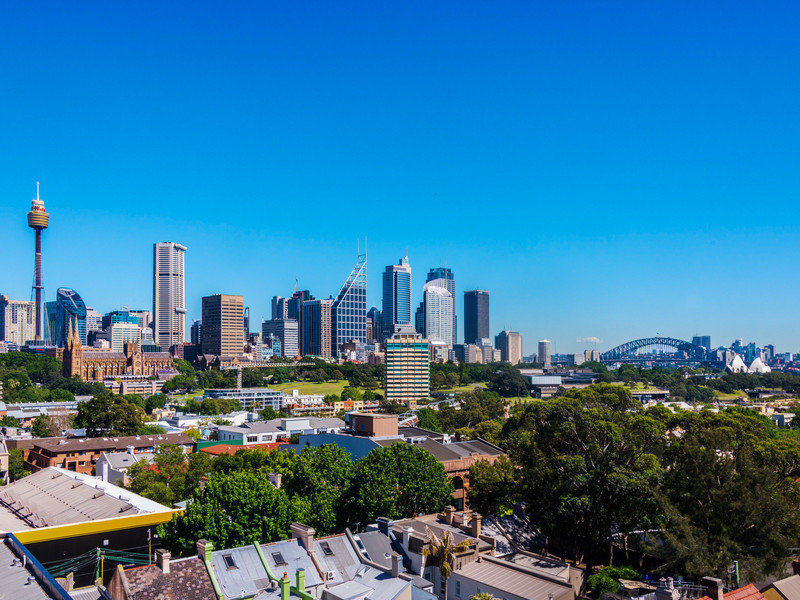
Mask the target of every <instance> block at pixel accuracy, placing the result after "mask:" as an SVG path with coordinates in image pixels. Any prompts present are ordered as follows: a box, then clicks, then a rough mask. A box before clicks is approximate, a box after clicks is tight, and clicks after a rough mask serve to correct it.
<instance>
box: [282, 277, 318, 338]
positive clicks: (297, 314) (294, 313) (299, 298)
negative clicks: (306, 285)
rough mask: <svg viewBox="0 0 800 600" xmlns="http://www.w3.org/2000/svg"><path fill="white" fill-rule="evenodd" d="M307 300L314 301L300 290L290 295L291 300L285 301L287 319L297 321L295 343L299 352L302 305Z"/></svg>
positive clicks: (309, 293)
mask: <svg viewBox="0 0 800 600" xmlns="http://www.w3.org/2000/svg"><path fill="white" fill-rule="evenodd" d="M307 300H314V296H312V295H311V292H309V291H308V290H300V291H298V292H295V293H294V294H292V297H291V298H287V299H286V314H287V315H289V316H288V318H289V319H294V320H295V321H297V336H298V337H297V343H298V347H297V349H298V351H299V350H301V349H302V348H301V346H302V343H303V303H304V302H306V301H307Z"/></svg>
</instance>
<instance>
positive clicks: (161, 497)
mask: <svg viewBox="0 0 800 600" xmlns="http://www.w3.org/2000/svg"><path fill="white" fill-rule="evenodd" d="M212 461H213V459H212V457H211V456H209V455H208V454H206V453H205V452H196V453H194V454H191V455H188V456H187V455H186V454H185V453H184V452H183V450H181V448H180V447H179V446H176V445H174V444H162V445H160V446H157V447H156V450H155V453H154V456H153V463H152V464H148V463H147V461H144V460H140V461H139V462H137V463H136V464H134V465H132V466H131V467H130V468H129V469H128V473H127V475H128V489H130V490H132V491H133V492H135V493H137V494H139V495H141V496H144V497H145V498H150V499H151V500H154V501H156V502H160V503H161V504H165V505H167V506H171V505H172V504H173V503H175V502H179V501H181V500H187V499H188V498H190V497H191V495H192V493H193V492H194V491H195V490H196V489H197V487H198V485H199V483H200V480H201V478H202V477H204V476H205V474H206V473H207V472H209V471H210V470H211V468H212V467H211V463H212Z"/></svg>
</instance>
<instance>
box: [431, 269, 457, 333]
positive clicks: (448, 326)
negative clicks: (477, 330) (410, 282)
mask: <svg viewBox="0 0 800 600" xmlns="http://www.w3.org/2000/svg"><path fill="white" fill-rule="evenodd" d="M439 281H444V280H440V279H434V280H433V281H429V282H428V283H426V284H425V287H424V288H423V294H424V295H425V336H426V337H427V339H429V340H431V341H439V342H444V343H445V344H447V345H448V346H451V347H452V346H453V344H454V343H455V340H454V339H453V331H454V329H453V312H454V311H453V303H454V298H453V294H451V293H450V292H449V291H447V289H446V288H444V287H442V286H440V285H439V284H438V282H439Z"/></svg>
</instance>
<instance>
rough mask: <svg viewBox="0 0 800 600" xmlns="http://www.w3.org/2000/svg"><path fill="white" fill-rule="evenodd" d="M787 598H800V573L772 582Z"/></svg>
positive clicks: (790, 599) (793, 599)
mask: <svg viewBox="0 0 800 600" xmlns="http://www.w3.org/2000/svg"><path fill="white" fill-rule="evenodd" d="M772 585H773V586H775V589H776V590H778V591H779V592H780V593H781V595H782V596H783V597H784V598H786V599H787V600H800V575H792V576H791V577H787V578H786V579H781V580H779V581H776V582H775V583H773V584H772Z"/></svg>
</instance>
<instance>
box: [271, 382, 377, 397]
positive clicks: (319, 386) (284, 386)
mask: <svg viewBox="0 0 800 600" xmlns="http://www.w3.org/2000/svg"><path fill="white" fill-rule="evenodd" d="M347 386H348V383H347V381H344V380H343V381H324V382H322V383H314V382H313V381H290V382H289V383H279V384H271V385H270V386H269V387H271V388H272V389H274V390H280V391H282V392H286V393H291V391H292V390H300V393H301V394H336V395H337V396H339V395H341V393H342V390H343V389H344V388H346V387H347ZM362 391H363V390H362ZM374 392H375V393H377V394H381V395H383V390H382V389H380V388H377V389H375V390H374Z"/></svg>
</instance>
